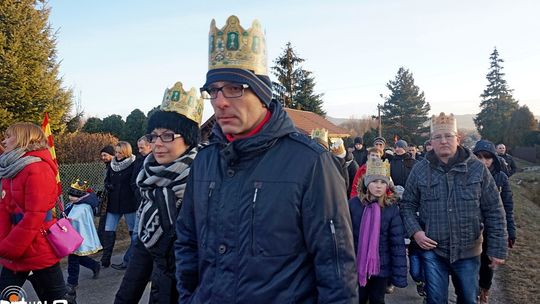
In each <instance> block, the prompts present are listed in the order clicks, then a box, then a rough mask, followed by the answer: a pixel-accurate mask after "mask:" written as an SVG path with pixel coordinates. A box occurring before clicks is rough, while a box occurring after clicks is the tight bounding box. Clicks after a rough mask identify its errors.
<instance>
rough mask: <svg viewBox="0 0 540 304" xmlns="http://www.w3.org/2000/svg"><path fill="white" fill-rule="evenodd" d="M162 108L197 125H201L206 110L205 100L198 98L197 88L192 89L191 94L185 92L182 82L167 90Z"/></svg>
mask: <svg viewBox="0 0 540 304" xmlns="http://www.w3.org/2000/svg"><path fill="white" fill-rule="evenodd" d="M160 108H161V110H163V111H171V112H176V113H179V114H182V115H184V116H185V117H187V118H189V119H191V120H193V121H194V122H196V123H197V125H199V126H200V125H201V120H202V112H203V108H204V104H203V99H202V98H200V97H199V96H198V93H197V89H195V88H191V90H189V92H186V91H184V88H183V87H182V83H181V82H180V81H178V82H177V83H175V84H174V86H173V87H172V88H170V89H165V94H164V95H163V102H162V103H161V107H160Z"/></svg>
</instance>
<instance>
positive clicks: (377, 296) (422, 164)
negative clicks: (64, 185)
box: [0, 16, 516, 304]
mask: <svg viewBox="0 0 540 304" xmlns="http://www.w3.org/2000/svg"><path fill="white" fill-rule="evenodd" d="M239 32H240V33H242V36H239V35H238V33H239ZM244 33H245V34H244ZM244 36H245V37H244ZM209 41H210V47H209V70H208V73H207V75H206V81H205V83H204V85H203V86H202V88H201V89H200V90H199V92H200V93H199V92H197V90H196V89H194V88H193V89H191V90H185V89H184V87H183V85H182V83H181V82H177V83H176V84H175V85H174V86H173V87H171V88H169V89H167V90H166V92H165V96H164V98H163V102H162V105H161V107H160V109H159V110H157V111H156V112H155V113H154V114H153V115H152V116H150V117H149V121H148V126H147V129H146V133H147V134H146V135H145V136H143V137H141V138H140V139H139V140H138V142H137V148H138V151H139V154H140V156H138V157H136V156H135V155H134V153H133V151H132V147H131V145H130V144H129V143H128V142H125V141H119V142H118V143H117V144H116V145H114V146H107V147H104V148H103V149H102V150H101V152H100V153H101V155H100V156H101V159H102V160H103V162H104V163H105V164H106V174H105V178H104V188H105V190H104V192H103V193H94V192H93V191H92V188H91V187H90V185H88V183H87V182H86V179H85V178H86V177H85V176H80V177H78V179H77V180H75V181H73V183H72V184H71V186H70V188H69V189H68V190H67V192H68V194H69V201H70V202H69V204H68V207H67V208H66V212H67V213H68V216H69V217H70V218H71V219H72V222H73V225H74V227H75V229H77V231H78V232H79V233H80V234H81V236H83V239H84V241H83V243H82V244H81V245H80V247H79V248H78V249H77V250H75V251H74V252H73V253H72V254H70V255H69V257H68V278H67V283H65V282H64V278H63V274H62V269H61V267H60V263H59V261H60V259H61V257H59V256H57V254H55V252H54V251H53V249H52V248H51V244H50V243H49V242H48V240H47V238H46V236H45V234H46V233H45V234H44V233H42V232H43V231H46V230H47V229H48V228H49V227H50V226H51V225H54V224H55V222H56V221H57V218H58V214H55V206H56V204H57V198H58V197H59V195H60V193H59V188H58V183H57V180H56V175H57V173H58V169H57V166H56V164H55V163H54V162H53V161H52V159H51V156H50V153H49V151H48V150H47V148H48V147H47V141H46V139H45V136H44V134H43V131H41V129H40V128H39V127H38V126H36V125H34V124H31V123H18V124H14V125H12V126H10V127H9V128H8V129H7V130H6V132H5V134H4V140H3V142H2V145H3V147H4V149H5V151H4V152H3V154H1V155H0V178H1V181H2V183H1V186H2V188H1V191H2V196H1V200H0V263H1V264H2V266H3V267H2V272H1V274H0V290H3V289H4V288H6V287H8V286H12V285H16V286H22V284H23V283H24V281H25V280H29V281H30V282H32V285H33V286H34V288H35V290H36V293H37V294H38V296H39V298H40V300H42V301H43V300H47V301H51V302H50V303H52V301H53V300H58V299H66V300H68V301H70V302H72V303H75V302H76V301H77V299H76V295H77V285H78V275H79V266H80V265H82V266H84V267H86V268H89V269H90V270H91V271H92V272H93V278H98V276H99V275H100V270H101V269H102V268H103V267H111V268H114V269H116V270H118V271H125V274H124V277H123V280H122V283H121V284H120V287H119V289H118V291H117V293H116V296H115V303H138V302H139V300H140V298H141V296H142V294H143V292H144V289H145V288H146V286H147V283H148V282H151V293H150V302H151V303H368V302H369V303H371V304H375V303H384V302H385V294H386V293H388V292H392V290H393V288H394V287H398V288H404V287H406V286H407V272H408V268H409V272H410V275H411V277H412V279H413V281H414V282H415V284H416V289H417V291H418V294H419V301H425V302H426V303H446V302H447V301H448V285H449V280H450V279H451V280H452V282H453V284H454V287H455V292H456V295H457V301H458V303H488V300H489V289H490V287H491V281H492V278H493V271H494V269H495V268H496V266H498V265H501V264H503V263H504V262H505V259H506V257H507V249H508V248H512V247H513V245H514V243H515V241H516V229H515V224H514V219H513V201H512V193H511V191H510V188H509V185H508V176H510V175H511V174H513V173H514V172H515V171H516V167H515V163H514V161H513V160H512V158H511V156H510V155H508V154H506V148H505V146H504V145H503V144H499V145H497V146H495V145H494V144H493V143H491V142H489V141H486V140H481V141H479V142H478V143H477V144H476V146H475V147H474V149H473V150H472V151H471V150H469V149H467V148H465V147H463V146H462V145H460V138H459V135H458V132H457V123H456V120H455V118H454V117H453V115H451V114H450V115H446V114H444V113H441V114H440V115H437V116H435V115H434V116H433V117H432V118H431V119H430V123H431V128H430V134H429V140H428V141H426V142H425V143H424V145H423V151H418V150H417V149H416V146H415V145H412V144H410V143H407V142H406V141H405V140H397V141H395V143H394V144H393V147H391V148H389V147H387V144H388V143H387V141H386V139H385V138H383V137H377V138H375V140H374V141H373V142H372V143H370V144H371V145H369V146H368V145H364V144H365V142H364V139H363V138H362V137H357V138H355V139H354V147H350V150H348V149H346V148H345V146H344V142H343V140H342V139H340V138H329V137H328V135H327V133H326V132H325V131H324V130H317V131H316V132H314V133H313V134H312V135H313V137H314V138H310V137H309V136H306V135H304V134H301V133H300V132H299V131H298V129H297V128H296V127H295V125H294V123H293V122H292V120H291V119H290V118H289V116H288V115H287V113H286V112H285V111H284V110H283V108H282V105H281V104H280V103H279V102H278V101H277V100H275V99H273V98H272V83H271V81H270V78H269V77H268V68H267V66H266V61H265V60H266V58H265V54H266V51H265V50H264V47H265V46H264V33H263V32H262V30H261V27H260V24H259V23H258V22H257V21H255V22H254V23H253V25H252V28H251V29H250V30H249V31H245V30H244V29H243V28H242V27H241V26H240V21H239V20H238V18H237V17H236V16H231V17H229V19H228V20H227V23H226V25H225V26H224V27H223V28H221V29H218V28H217V27H216V26H215V22H212V25H211V29H210V35H209ZM247 55H248V56H247ZM204 99H207V100H208V101H209V103H210V105H211V106H212V108H213V110H214V115H215V121H216V123H215V125H214V127H213V129H212V134H211V135H210V137H209V139H208V141H207V142H205V143H204V144H203V145H201V143H200V141H201V140H200V130H199V128H200V124H201V119H202V109H203V105H204V102H205V101H204ZM314 139H315V140H314ZM93 216H97V217H99V224H98V227H97V229H96V227H95V226H94V222H93ZM122 217H123V218H124V220H125V222H126V224H127V226H128V230H129V231H128V232H129V235H130V245H129V248H128V249H127V250H126V252H125V254H124V256H123V259H122V262H121V263H120V264H111V255H112V253H113V249H114V246H115V242H116V239H117V229H118V223H119V220H120V218H122ZM98 251H101V260H100V261H97V260H94V259H93V258H91V257H89V255H91V254H95V253H96V252H98ZM397 292H399V291H397ZM79 301H80V302H81V303H84V302H85V301H84V299H79Z"/></svg>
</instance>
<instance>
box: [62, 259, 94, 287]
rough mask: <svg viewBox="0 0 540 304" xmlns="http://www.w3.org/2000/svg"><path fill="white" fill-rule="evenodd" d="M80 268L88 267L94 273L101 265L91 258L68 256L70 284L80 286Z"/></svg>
mask: <svg viewBox="0 0 540 304" xmlns="http://www.w3.org/2000/svg"><path fill="white" fill-rule="evenodd" d="M79 266H83V267H86V268H88V269H90V270H92V271H93V272H94V271H95V270H96V269H97V268H98V267H99V263H98V262H97V261H96V260H94V259H92V258H91V257H89V256H78V255H75V254H70V255H69V256H68V278H67V282H68V284H70V285H73V286H77V285H79V270H80V267H79Z"/></svg>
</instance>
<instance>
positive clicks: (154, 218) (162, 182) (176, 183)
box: [137, 148, 197, 249]
mask: <svg viewBox="0 0 540 304" xmlns="http://www.w3.org/2000/svg"><path fill="white" fill-rule="evenodd" d="M196 155H197V148H193V149H191V150H190V151H188V152H186V153H185V154H184V155H182V156H181V157H179V158H177V159H176V160H175V161H174V162H172V163H170V164H167V165H160V164H158V163H157V162H156V159H155V158H154V155H153V154H149V155H148V156H147V157H146V159H145V160H144V165H143V169H142V170H141V172H139V175H138V176H137V185H138V186H139V189H140V191H141V197H142V202H141V206H140V207H139V210H138V211H137V212H138V213H139V215H140V222H139V230H138V231H137V234H138V235H139V239H140V240H141V242H142V243H143V244H144V246H145V247H146V248H148V249H151V248H152V247H154V246H156V244H158V242H161V239H162V236H163V235H167V236H168V237H167V239H171V238H174V234H175V229H174V225H175V222H176V216H177V214H178V211H179V210H180V205H181V204H182V198H183V197H184V190H185V189H186V182H187V178H188V175H189V169H190V167H191V163H192V162H193V159H194V158H195V156H196ZM161 243H163V242H161ZM164 243H169V242H168V241H165V242H164ZM165 246H170V244H165ZM159 247H162V246H159ZM163 249H164V248H163Z"/></svg>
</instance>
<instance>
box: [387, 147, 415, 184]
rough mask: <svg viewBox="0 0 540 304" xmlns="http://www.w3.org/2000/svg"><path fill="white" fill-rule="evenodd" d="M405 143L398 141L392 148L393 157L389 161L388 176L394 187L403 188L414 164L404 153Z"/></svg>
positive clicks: (412, 159)
mask: <svg viewBox="0 0 540 304" xmlns="http://www.w3.org/2000/svg"><path fill="white" fill-rule="evenodd" d="M406 149H407V142H406V141H404V140H403V139H400V140H398V141H397V142H396V145H395V148H394V156H393V157H392V160H390V176H391V177H392V181H394V185H396V186H402V187H403V188H405V184H406V183H407V178H408V177H409V174H410V173H411V170H412V167H413V166H414V164H416V160H415V159H414V158H412V157H411V155H410V154H409V153H407V152H406Z"/></svg>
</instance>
